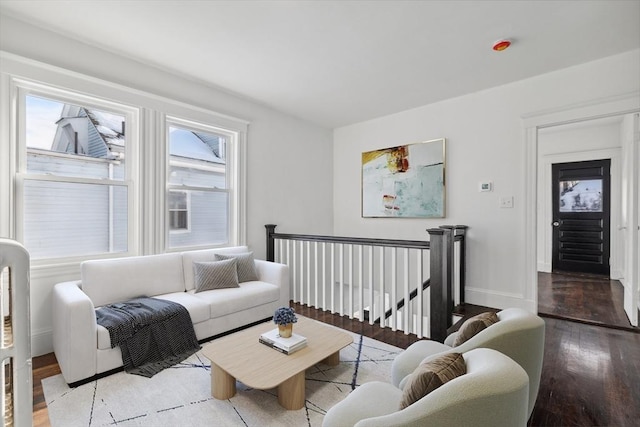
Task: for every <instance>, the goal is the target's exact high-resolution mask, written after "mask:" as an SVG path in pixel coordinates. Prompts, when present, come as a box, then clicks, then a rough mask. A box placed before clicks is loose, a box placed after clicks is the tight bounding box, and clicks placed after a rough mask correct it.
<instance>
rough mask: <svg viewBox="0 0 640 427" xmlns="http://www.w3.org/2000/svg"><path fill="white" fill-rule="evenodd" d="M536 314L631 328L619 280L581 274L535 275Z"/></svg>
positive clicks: (637, 329) (638, 330)
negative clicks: (536, 292)
mask: <svg viewBox="0 0 640 427" xmlns="http://www.w3.org/2000/svg"><path fill="white" fill-rule="evenodd" d="M538 313H539V314H540V315H541V316H545V317H554V318H560V319H565V320H574V321H578V322H582V323H587V324H592V325H601V326H607V327H612V328H621V329H626V328H631V330H636V331H637V332H640V329H639V328H634V327H633V326H631V323H629V318H628V317H627V314H626V313H625V311H624V288H623V286H622V283H620V281H619V280H610V279H609V278H608V277H604V276H597V275H590V274H581V273H538Z"/></svg>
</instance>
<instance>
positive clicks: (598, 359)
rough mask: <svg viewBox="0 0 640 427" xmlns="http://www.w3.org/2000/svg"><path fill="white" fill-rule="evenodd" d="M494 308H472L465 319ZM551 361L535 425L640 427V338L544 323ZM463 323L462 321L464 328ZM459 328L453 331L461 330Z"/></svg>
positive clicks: (399, 335) (46, 365)
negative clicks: (639, 426)
mask: <svg viewBox="0 0 640 427" xmlns="http://www.w3.org/2000/svg"><path fill="white" fill-rule="evenodd" d="M293 306H294V307H295V309H296V312H298V313H300V314H302V315H304V316H307V317H310V318H314V319H317V320H320V321H323V322H326V323H329V324H332V325H335V326H338V327H340V328H343V329H347V330H350V331H353V332H357V333H362V334H364V335H365V336H368V337H371V338H374V339H376V340H380V341H383V342H386V343H389V344H391V345H395V346H397V347H400V348H406V347H407V346H409V345H410V344H412V343H413V342H415V341H417V340H418V338H417V337H416V336H415V335H405V334H404V333H403V332H399V331H396V332H392V331H391V330H390V329H388V328H385V329H380V328H379V327H378V326H376V325H374V326H371V325H369V324H361V323H360V322H358V321H353V320H350V319H348V318H346V317H341V316H338V315H335V314H330V313H327V312H324V311H320V310H316V309H313V308H309V307H306V306H302V305H299V304H293ZM483 311H495V310H494V309H491V308H488V307H479V306H474V305H470V304H467V305H465V306H463V307H461V308H459V310H458V314H460V315H462V316H463V320H464V319H466V318H468V317H471V316H473V315H475V314H477V313H480V312H483ZM544 320H545V323H546V326H547V327H546V336H545V356H544V357H545V359H544V363H543V371H542V381H541V384H540V392H539V394H538V400H537V402H536V406H535V408H534V411H533V414H532V416H531V419H530V420H529V426H585V427H586V426H616V427H626V426H637V425H639V423H638V420H640V386H638V384H640V334H637V333H633V332H630V331H627V330H617V329H609V328H603V327H599V326H594V325H588V324H583V323H577V322H572V321H566V320H561V319H556V318H549V317H545V318H544ZM460 323H461V322H458V325H459V324H460ZM458 325H454V326H453V327H452V328H451V330H452V331H453V330H456V329H457V327H458ZM59 372H60V370H59V367H58V364H57V362H56V360H55V357H54V356H53V355H52V354H48V355H45V356H41V357H36V358H34V364H33V377H34V378H33V391H34V404H33V420H34V423H33V425H34V426H35V427H41V426H47V427H48V426H49V419H48V415H47V408H46V404H45V403H44V395H43V392H42V387H41V381H42V379H43V378H46V377H49V376H52V375H56V374H57V373H59Z"/></svg>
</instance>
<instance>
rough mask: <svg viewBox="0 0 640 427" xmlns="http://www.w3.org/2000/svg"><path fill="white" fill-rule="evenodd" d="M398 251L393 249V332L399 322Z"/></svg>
mask: <svg viewBox="0 0 640 427" xmlns="http://www.w3.org/2000/svg"><path fill="white" fill-rule="evenodd" d="M397 255H398V251H397V249H396V248H395V247H392V248H391V330H392V331H395V330H396V329H397V323H398V322H397V320H398V317H397V316H398V297H397V292H398V277H397V273H398V272H397V261H398V260H397V259H396V257H397Z"/></svg>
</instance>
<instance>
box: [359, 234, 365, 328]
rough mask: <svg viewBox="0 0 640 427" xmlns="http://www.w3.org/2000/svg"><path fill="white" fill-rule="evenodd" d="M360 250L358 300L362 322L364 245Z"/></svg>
mask: <svg viewBox="0 0 640 427" xmlns="http://www.w3.org/2000/svg"><path fill="white" fill-rule="evenodd" d="M359 249H360V250H359V251H358V265H359V272H360V275H359V277H358V299H359V300H360V302H359V307H360V310H359V313H360V316H359V319H360V321H361V322H362V321H363V320H364V289H363V286H364V280H363V278H362V276H363V274H364V265H362V251H363V250H364V247H363V246H362V245H360V248H359Z"/></svg>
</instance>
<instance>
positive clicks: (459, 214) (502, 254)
mask: <svg viewBox="0 0 640 427" xmlns="http://www.w3.org/2000/svg"><path fill="white" fill-rule="evenodd" d="M639 75H640V51H638V50H636V51H632V52H627V53H624V54H621V55H617V56H613V57H610V58H605V59H603V60H600V61H595V62H592V63H588V64H583V65H580V66H576V67H571V68H567V69H564V70H560V71H557V72H554V73H549V74H545V75H541V76H537V77H535V78H531V79H527V80H523V81H520V82H516V83H513V84H509V85H504V86H500V87H496V88H493V89H489V90H486V91H482V92H477V93H473V94H469V95H466V96H462V97H459V98H454V99H449V100H446V101H443V102H438V103H435V104H430V105H425V106H422V107H419V108H415V109H412V110H408V111H404V112H400V113H397V114H392V115H389V116H385V117H381V118H378V119H375V120H370V121H367V122H362V123H357V124H353V125H350V126H345V127H342V128H338V129H336V130H334V165H333V170H334V233H335V234H338V235H356V236H371V237H383V238H400V239H428V237H427V233H426V232H425V229H426V228H430V227H434V226H439V225H442V224H465V225H468V226H469V227H470V228H469V230H468V239H469V242H468V266H467V267H468V269H467V288H466V290H467V293H466V295H467V301H468V302H470V303H473V304H480V305H486V306H491V307H496V308H504V307H508V306H520V307H524V308H527V309H529V310H532V311H536V294H535V291H533V290H531V289H528V288H527V285H526V281H527V280H526V277H525V275H526V274H525V269H526V263H527V260H526V259H525V219H526V212H525V211H524V200H525V197H524V195H525V191H526V185H525V176H526V175H525V168H526V166H527V165H526V159H525V146H524V133H525V130H524V126H523V117H526V116H529V115H532V114H534V113H539V112H543V111H548V110H555V109H560V108H565V107H567V108H568V107H569V106H571V105H576V104H581V103H587V102H590V101H593V100H597V99H602V98H606V97H611V96H616V95H622V94H628V93H630V92H637V91H638V90H640V79H638V76H639ZM638 104H639V105H640V99H639V100H638ZM441 137H444V138H446V139H447V153H446V157H447V158H446V162H447V164H446V168H447V169H446V180H447V181H446V193H447V207H446V209H447V216H446V218H442V219H363V218H361V215H360V155H361V153H362V152H363V151H370V150H373V149H376V148H382V147H390V146H396V145H400V144H407V143H412V142H419V141H425V140H430V139H435V138H441ZM480 181H493V184H494V189H493V191H492V192H484V193H481V192H478V183H479V182H480ZM501 196H513V197H514V207H513V208H511V209H508V208H500V207H499V205H498V201H499V197H501ZM533 256H535V255H533ZM533 261H534V262H535V260H533Z"/></svg>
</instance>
